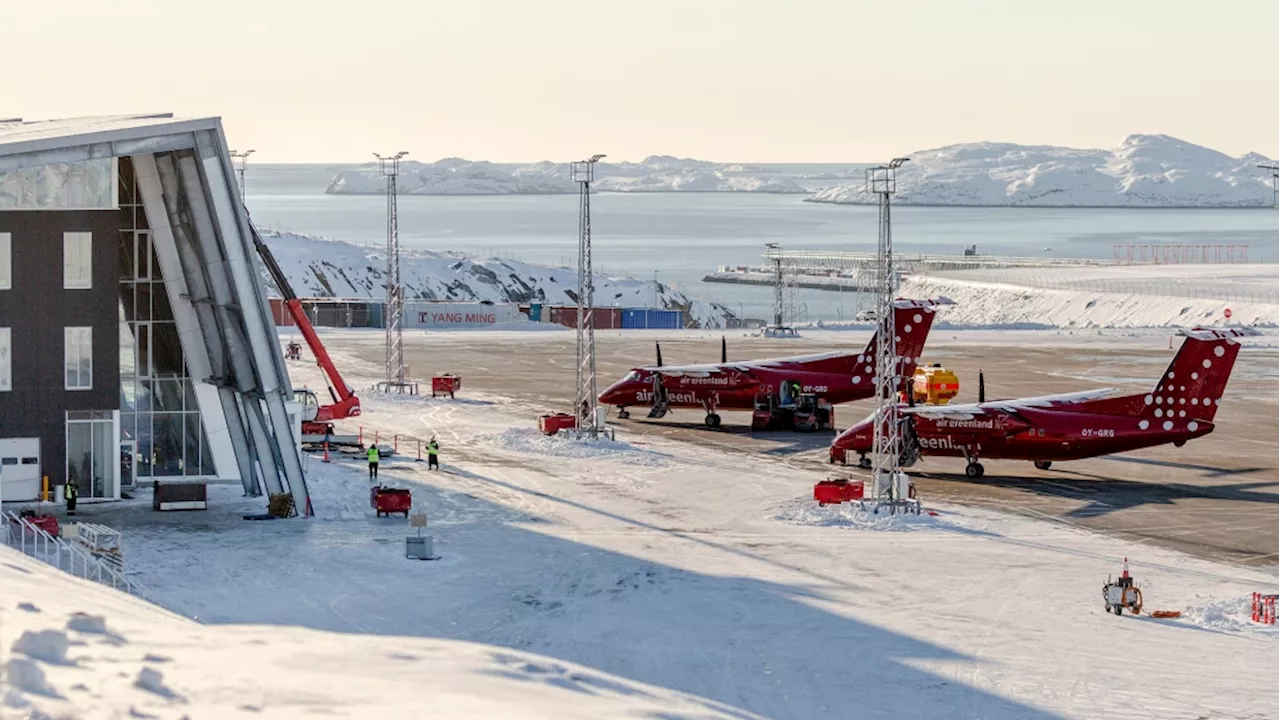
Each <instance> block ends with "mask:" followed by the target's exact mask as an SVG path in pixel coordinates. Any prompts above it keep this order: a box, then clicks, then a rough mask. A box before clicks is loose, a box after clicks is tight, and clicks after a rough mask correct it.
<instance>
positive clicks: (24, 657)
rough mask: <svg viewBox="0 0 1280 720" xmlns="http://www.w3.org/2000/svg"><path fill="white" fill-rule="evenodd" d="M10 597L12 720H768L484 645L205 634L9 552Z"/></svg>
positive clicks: (297, 633) (1, 564) (276, 629)
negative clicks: (87, 614) (313, 718)
mask: <svg viewBox="0 0 1280 720" xmlns="http://www.w3.org/2000/svg"><path fill="white" fill-rule="evenodd" d="M401 562H404V561H401ZM0 588H3V589H4V592H3V595H0V597H2V598H3V602H2V603H0V627H3V628H4V629H5V637H6V638H17V639H16V640H10V641H8V642H6V645H5V646H4V647H0V659H3V660H4V661H5V662H4V665H3V668H4V679H5V681H4V683H3V684H0V687H2V688H4V692H3V694H2V695H0V714H2V715H4V716H5V717H31V718H50V717H93V718H98V717H102V718H105V717H126V716H127V717H165V718H177V717H209V718H231V717H258V716H263V715H271V716H274V717H302V716H304V715H314V714H321V715H324V716H326V717H340V718H369V717H421V716H423V713H424V708H429V709H430V710H429V714H430V715H432V716H435V717H456V718H464V717H474V718H480V717H491V718H497V717H502V718H601V717H700V718H701V717H707V718H736V719H737V720H742V719H743V718H751V717H756V716H755V715H752V714H750V713H747V712H744V711H741V710H738V709H735V708H730V707H728V706H725V705H722V704H720V703H716V702H713V701H710V700H704V699H702V698H698V697H696V696H693V695H689V694H685V693H681V692H677V691H674V690H668V689H665V688H661V687H656V686H653V685H647V684H644V683H641V682H637V681H633V680H628V679H625V678H622V677H617V676H614V675H610V674H607V673H604V672H601V671H598V670H593V669H590V668H587V667H584V666H582V665H578V664H576V663H572V662H568V661H564V660H552V659H550V658H546V657H543V656H540V655H535V654H532V653H529V652H524V651H520V650H511V649H507V648H499V647H494V646H490V645H483V644H479V643H472V642H463V641H457V640H437V639H431V638H415V637H388V636H386V635H381V636H374V635H364V634H354V633H330V632H320V631H315V630H306V629H302V628H299V627H295V626H291V625H274V626H253V625H218V626H206V625H201V624H199V623H196V622H193V621H190V620H187V619H185V618H182V617H179V616H176V615H173V614H172V613H169V612H167V611H165V610H162V609H160V608H158V607H156V606H154V605H150V604H148V603H145V602H143V601H141V600H138V599H136V598H133V597H130V596H128V595H124V594H122V593H119V592H116V591H115V590H112V589H110V588H107V587H104V586H101V585H97V584H95V583H90V582H87V581H83V580H79V579H77V578H74V577H71V576H70V575H67V574H64V573H61V572H59V571H57V570H55V569H53V568H52V567H49V566H47V565H43V564H41V563H38V562H36V561H34V560H32V559H30V558H28V557H26V556H25V555H22V554H21V553H18V552H17V551H14V550H12V549H11V548H8V547H5V546H0ZM19 601H21V602H19ZM88 609H92V610H93V612H94V613H95V616H94V617H95V618H96V622H95V623H94V624H93V626H91V627H87V628H86V627H85V626H84V625H83V624H82V622H81V621H80V620H79V619H80V618H82V617H83V613H81V612H80V611H82V610H88ZM99 627H101V631H100V630H99ZM108 630H109V632H108ZM10 643H11V644H10Z"/></svg>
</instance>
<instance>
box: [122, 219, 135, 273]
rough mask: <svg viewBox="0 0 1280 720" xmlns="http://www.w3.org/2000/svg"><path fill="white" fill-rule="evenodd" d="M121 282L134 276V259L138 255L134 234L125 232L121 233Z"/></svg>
mask: <svg viewBox="0 0 1280 720" xmlns="http://www.w3.org/2000/svg"><path fill="white" fill-rule="evenodd" d="M119 254H120V280H121V281H124V280H126V279H130V278H132V277H133V276H134V274H133V270H134V264H133V258H134V255H136V253H135V251H134V247H133V233H131V232H129V231H128V230H124V231H122V232H121V233H120V253H119Z"/></svg>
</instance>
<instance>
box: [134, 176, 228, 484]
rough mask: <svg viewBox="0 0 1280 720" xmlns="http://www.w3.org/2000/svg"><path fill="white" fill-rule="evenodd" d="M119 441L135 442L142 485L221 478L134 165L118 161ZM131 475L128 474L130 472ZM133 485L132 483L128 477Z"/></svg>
mask: <svg viewBox="0 0 1280 720" xmlns="http://www.w3.org/2000/svg"><path fill="white" fill-rule="evenodd" d="M119 174H120V190H119V198H120V212H121V213H123V214H124V223H123V225H122V229H121V231H120V341H119V343H120V441H121V443H122V444H124V443H130V442H132V443H133V453H134V456H133V459H132V463H131V464H132V467H131V468H125V467H124V465H125V463H126V462H127V461H126V458H125V454H126V451H125V450H123V449H122V453H121V464H122V475H128V476H131V477H132V478H133V479H134V480H135V481H137V482H142V481H147V480H149V479H152V478H160V477H175V476H188V477H189V476H206V477H207V476H216V475H217V470H216V469H215V467H214V464H213V459H212V452H211V448H210V446H209V440H208V438H207V436H206V434H205V431H204V426H203V424H202V422H201V419H200V408H199V406H198V405H197V404H196V393H195V384H194V382H193V380H192V378H191V377H190V376H189V375H188V373H187V363H186V358H185V356H184V355H183V352H182V344H181V343H180V342H179V340H178V326H177V323H176V322H175V321H174V317H173V309H172V308H171V307H170V305H169V295H168V293H167V292H166V291H165V287H164V278H163V277H162V276H161V272H160V265H159V263H158V262H157V261H156V255H155V249H154V248H153V247H152V243H151V232H150V230H149V229H148V228H147V221H146V214H145V212H144V211H143V208H142V200H141V198H140V197H139V196H138V194H137V189H136V187H135V183H134V174H133V170H132V167H131V166H130V165H129V162H128V160H127V159H125V158H122V159H121V161H120V173H119ZM126 469H127V470H129V472H125V470H126ZM124 482H125V484H128V480H127V479H126V480H124Z"/></svg>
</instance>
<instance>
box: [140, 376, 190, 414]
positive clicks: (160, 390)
mask: <svg viewBox="0 0 1280 720" xmlns="http://www.w3.org/2000/svg"><path fill="white" fill-rule="evenodd" d="M141 385H142V387H143V388H146V389H149V392H148V393H147V396H148V399H149V401H150V409H151V410H156V411H164V412H182V409H183V408H182V399H183V393H182V383H181V381H179V380H173V379H156V380H143V381H142V383H141Z"/></svg>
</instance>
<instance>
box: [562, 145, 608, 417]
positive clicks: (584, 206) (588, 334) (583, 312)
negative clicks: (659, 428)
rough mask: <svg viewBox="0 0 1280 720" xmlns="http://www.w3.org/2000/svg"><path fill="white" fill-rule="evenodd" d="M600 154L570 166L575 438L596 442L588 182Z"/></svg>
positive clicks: (594, 347) (593, 297)
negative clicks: (574, 188)
mask: <svg viewBox="0 0 1280 720" xmlns="http://www.w3.org/2000/svg"><path fill="white" fill-rule="evenodd" d="M603 157H604V155H603V154H597V155H592V156H591V157H589V158H587V159H586V160H580V161H577V162H574V163H572V164H571V165H570V176H571V178H572V179H573V181H574V182H576V183H578V367H577V377H576V380H577V393H576V395H575V397H574V403H573V407H574V414H575V415H576V416H577V433H578V437H579V438H582V437H589V438H591V439H593V440H594V439H596V438H597V437H598V436H599V434H600V430H601V428H600V427H599V424H598V422H597V419H596V415H597V413H596V396H597V393H596V321H595V312H594V305H595V286H594V282H593V280H592V277H593V273H592V268H591V182H592V181H593V180H594V179H595V166H596V163H598V162H600V159H601V158H603Z"/></svg>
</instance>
